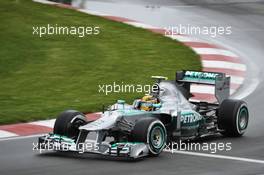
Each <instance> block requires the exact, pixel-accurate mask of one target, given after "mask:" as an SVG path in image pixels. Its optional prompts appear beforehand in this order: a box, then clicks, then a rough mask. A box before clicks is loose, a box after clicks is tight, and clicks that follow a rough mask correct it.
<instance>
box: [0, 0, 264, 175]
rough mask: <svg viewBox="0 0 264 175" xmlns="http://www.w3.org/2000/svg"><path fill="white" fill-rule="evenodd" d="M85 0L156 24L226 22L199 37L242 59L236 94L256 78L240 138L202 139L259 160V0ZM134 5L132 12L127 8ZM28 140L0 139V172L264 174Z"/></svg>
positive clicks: (203, 161)
mask: <svg viewBox="0 0 264 175" xmlns="http://www.w3.org/2000/svg"><path fill="white" fill-rule="evenodd" d="M105 2H106V3H105ZM100 3H101V5H100ZM90 5H91V6H90V8H91V9H93V10H100V9H99V7H100V8H102V9H101V11H102V10H104V12H105V13H112V14H113V15H123V16H126V17H129V18H132V19H133V18H134V19H137V20H139V21H142V22H145V23H148V24H152V25H157V26H161V27H163V26H167V25H170V26H172V25H177V24H179V23H182V24H197V25H201V26H202V25H210V24H212V23H213V24H220V25H231V26H232V31H233V33H232V35H230V36H222V37H218V38H210V37H206V36H200V37H202V38H203V39H207V40H213V41H214V42H218V43H221V44H223V43H224V44H225V46H226V47H229V48H230V49H232V50H234V51H236V52H237V53H238V54H239V55H241V56H242V57H243V58H244V59H245V61H246V63H247V65H248V66H249V71H248V75H247V81H246V86H245V87H242V88H241V90H240V91H239V92H238V94H237V95H238V96H240V95H241V96H243V95H244V94H246V93H247V92H249V91H250V90H253V89H254V87H250V85H249V84H250V83H252V84H255V83H257V82H258V83H259V84H258V86H257V88H256V89H255V90H254V91H253V93H251V94H250V95H249V96H247V97H246V98H245V101H247V103H248V105H249V108H250V114H251V119H250V125H249V128H248V132H247V133H246V134H245V136H244V137H242V138H222V137H219V138H211V139H208V140H204V142H231V143H232V150H231V151H228V152H224V151H222V152H217V154H219V155H226V156H231V157H238V158H240V157H242V158H249V159H257V160H264V127H263V123H264V117H263V110H264V105H263V99H264V93H263V89H264V85H263V68H264V58H263V55H264V49H263V43H264V35H263V32H264V2H257V1H256V2H253V1H250V2H248V1H246V0H240V1H237V0H232V1H221V2H220V1H212V0H207V1H206V0H204V1H199V3H198V2H197V0H196V1H195V0H192V1H191V0H188V1H176V0H175V1H174V0H162V1H160V0H152V1H151V0H145V1H143V0H133V1H132V0H131V1H129V0H122V2H121V0H120V1H119V0H111V1H110V0H109V1H106V0H104V1H97V2H95V1H91V2H90ZM110 7H111V8H110ZM115 8H117V9H115ZM126 8H127V9H126ZM118 9H119V10H118ZM135 10H136V11H137V13H132V11H135ZM198 37H199V36H198ZM256 85H257V84H256ZM248 87H250V88H248ZM32 142H36V138H24V139H18V140H5V141H0V162H1V163H0V174H2V175H8V174H14V175H16V174H27V175H29V174H56V175H58V174H63V175H65V174H82V175H83V174H98V175H99V174H100V175H101V174H108V175H112V174H144V175H148V174H151V175H153V174H173V175H174V174H217V175H218V174H219V175H220V174H223V175H226V174H258V175H260V174H264V163H256V162H248V161H238V160H230V159H228V158H227V159H225V158H223V159H219V158H216V157H215V158H213V157H203V156H197V155H184V154H177V153H174V154H171V153H165V152H164V153H162V154H161V155H160V156H159V157H152V158H146V159H144V160H140V161H133V162H131V161H128V160H123V159H117V160H116V159H112V158H106V157H101V156H97V155H76V154H73V153H67V154H61V153H46V154H38V153H37V152H34V151H32V148H33V146H32Z"/></svg>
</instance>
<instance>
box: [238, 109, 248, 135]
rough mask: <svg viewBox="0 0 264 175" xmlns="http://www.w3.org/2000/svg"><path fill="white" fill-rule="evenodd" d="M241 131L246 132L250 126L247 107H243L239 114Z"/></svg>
mask: <svg viewBox="0 0 264 175" xmlns="http://www.w3.org/2000/svg"><path fill="white" fill-rule="evenodd" d="M238 124H239V129H240V130H244V129H246V128H247V125H248V110H247V108H246V107H242V108H241V109H240V112H239V121H238Z"/></svg>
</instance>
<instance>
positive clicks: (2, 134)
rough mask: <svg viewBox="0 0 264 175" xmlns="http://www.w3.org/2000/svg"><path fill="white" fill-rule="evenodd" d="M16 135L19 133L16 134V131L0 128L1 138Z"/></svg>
mask: <svg viewBox="0 0 264 175" xmlns="http://www.w3.org/2000/svg"><path fill="white" fill-rule="evenodd" d="M14 136H18V135H17V134H15V133H12V132H8V131H4V130H0V139H1V138H6V137H14Z"/></svg>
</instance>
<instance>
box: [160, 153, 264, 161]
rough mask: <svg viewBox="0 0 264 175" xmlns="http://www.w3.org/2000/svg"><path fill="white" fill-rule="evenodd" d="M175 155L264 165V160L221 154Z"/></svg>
mask: <svg viewBox="0 0 264 175" xmlns="http://www.w3.org/2000/svg"><path fill="white" fill-rule="evenodd" d="M163 151H164V152H169V153H171V151H169V150H163ZM173 153H177V154H185V155H191V156H200V157H209V158H216V159H225V160H236V161H241V162H249V163H259V164H264V160H258V159H249V158H244V157H234V156H225V155H219V154H206V153H198V152H189V151H173Z"/></svg>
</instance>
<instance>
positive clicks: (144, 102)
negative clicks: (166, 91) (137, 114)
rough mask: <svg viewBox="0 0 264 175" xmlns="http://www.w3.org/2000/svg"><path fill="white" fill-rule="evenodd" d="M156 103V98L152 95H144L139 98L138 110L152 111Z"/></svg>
mask: <svg viewBox="0 0 264 175" xmlns="http://www.w3.org/2000/svg"><path fill="white" fill-rule="evenodd" d="M156 104H158V99H157V98H155V97H153V96H152V95H145V96H144V97H142V99H141V100H140V106H139V107H140V110H144V111H152V110H154V109H155V108H156Z"/></svg>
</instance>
